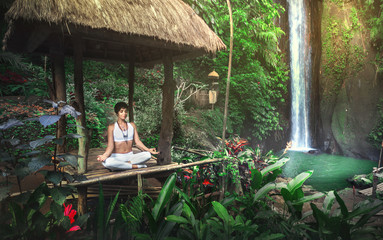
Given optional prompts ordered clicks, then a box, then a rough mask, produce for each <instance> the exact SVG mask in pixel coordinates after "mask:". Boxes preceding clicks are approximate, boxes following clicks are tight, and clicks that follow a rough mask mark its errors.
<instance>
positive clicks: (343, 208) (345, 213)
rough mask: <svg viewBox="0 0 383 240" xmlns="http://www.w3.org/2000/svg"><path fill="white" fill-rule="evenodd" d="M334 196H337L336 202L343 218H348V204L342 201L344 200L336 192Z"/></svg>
mask: <svg viewBox="0 0 383 240" xmlns="http://www.w3.org/2000/svg"><path fill="white" fill-rule="evenodd" d="M334 195H335V198H336V201H337V202H338V204H339V206H340V211H341V213H342V215H343V217H344V218H347V217H348V209H347V207H346V204H345V203H344V201H343V200H342V198H341V197H340V196H339V195H338V193H337V192H336V191H334Z"/></svg>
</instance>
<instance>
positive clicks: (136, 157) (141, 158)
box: [102, 152, 152, 170]
mask: <svg viewBox="0 0 383 240" xmlns="http://www.w3.org/2000/svg"><path fill="white" fill-rule="evenodd" d="M151 157H152V155H151V154H150V152H140V153H136V154H133V152H129V153H112V155H110V157H108V158H107V159H105V161H104V162H103V163H102V164H103V165H104V167H106V168H108V169H110V170H126V169H132V168H144V167H146V165H144V163H145V162H147V161H148V160H149V159H150V158H151Z"/></svg>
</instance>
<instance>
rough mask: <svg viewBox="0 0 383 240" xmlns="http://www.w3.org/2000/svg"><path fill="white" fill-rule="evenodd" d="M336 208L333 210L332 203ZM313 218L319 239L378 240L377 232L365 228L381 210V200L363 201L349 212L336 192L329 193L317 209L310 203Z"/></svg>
mask: <svg viewBox="0 0 383 240" xmlns="http://www.w3.org/2000/svg"><path fill="white" fill-rule="evenodd" d="M335 200H336V202H337V203H338V205H339V206H338V208H337V209H335V210H333V209H332V208H333V206H334V202H335ZM310 205H311V208H312V210H313V212H312V213H313V216H314V218H315V220H316V224H315V225H314V228H315V230H317V231H318V234H319V237H320V239H335V238H337V237H340V238H341V239H361V237H363V238H365V239H366V238H367V236H369V238H368V239H378V238H379V237H378V236H375V234H376V233H378V232H377V231H375V229H374V228H373V227H370V226H366V224H367V223H368V221H369V219H370V218H371V217H372V216H374V215H375V214H376V213H378V212H380V211H381V210H382V209H383V202H382V201H381V200H372V199H370V200H365V201H363V202H361V203H359V204H357V205H356V206H355V207H354V209H353V210H352V211H349V210H348V209H347V207H346V204H345V202H344V201H343V200H342V198H341V197H340V196H339V194H338V193H337V192H336V191H330V192H329V193H328V194H327V196H326V198H325V200H324V202H323V205H322V208H321V209H319V208H318V206H317V205H315V204H314V203H310Z"/></svg>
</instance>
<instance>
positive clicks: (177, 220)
mask: <svg viewBox="0 0 383 240" xmlns="http://www.w3.org/2000/svg"><path fill="white" fill-rule="evenodd" d="M185 205H186V204H185ZM165 220H166V221H170V222H175V223H179V224H182V223H184V224H188V223H189V222H188V220H187V219H186V218H184V217H181V216H175V215H169V216H167V217H166V218H165Z"/></svg>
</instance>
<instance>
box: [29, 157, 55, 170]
mask: <svg viewBox="0 0 383 240" xmlns="http://www.w3.org/2000/svg"><path fill="white" fill-rule="evenodd" d="M49 164H51V160H50V159H49V157H47V156H37V157H33V158H32V159H31V161H30V162H29V163H28V167H29V170H30V171H31V172H36V171H38V170H40V169H41V168H43V167H45V166H46V165H49Z"/></svg>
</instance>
